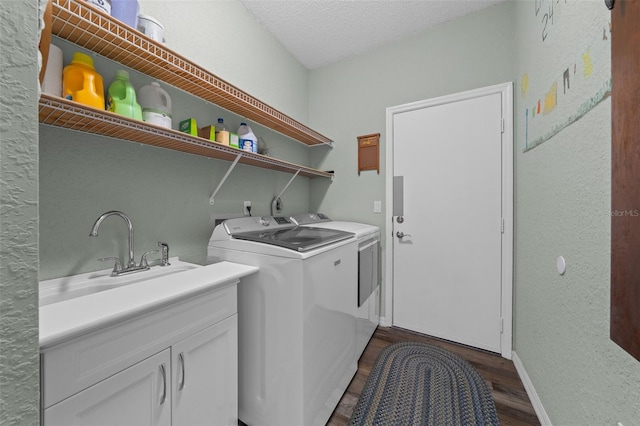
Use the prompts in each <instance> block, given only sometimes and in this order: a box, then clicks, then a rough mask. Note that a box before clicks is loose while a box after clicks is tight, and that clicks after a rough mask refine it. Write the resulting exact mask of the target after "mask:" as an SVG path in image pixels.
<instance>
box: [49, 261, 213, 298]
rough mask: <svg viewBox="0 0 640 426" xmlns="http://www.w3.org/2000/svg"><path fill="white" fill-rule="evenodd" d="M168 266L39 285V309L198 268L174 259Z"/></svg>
mask: <svg viewBox="0 0 640 426" xmlns="http://www.w3.org/2000/svg"><path fill="white" fill-rule="evenodd" d="M169 262H170V263H171V264H170V265H167V266H159V265H156V266H152V267H151V269H149V270H147V271H142V272H134V273H131V274H128V275H122V276H118V277H112V276H111V271H112V269H105V270H103V271H97V272H88V273H85V274H79V275H73V276H70V277H64V278H56V279H52V280H48V281H42V282H40V288H39V300H40V307H42V306H46V305H50V304H52V303H58V302H63V301H65V300H70V299H75V298H77V297H82V296H87V295H89V294H94V293H99V292H102V291H107V290H112V289H114V288H119V287H123V286H126V285H131V284H136V283H141V282H145V281H150V280H153V279H156V278H161V277H166V276H167V275H173V274H177V273H179V272H184V271H188V270H191V269H195V268H200V267H201V266H200V265H196V264H194V263H187V262H182V261H180V260H179V259H178V258H177V257H174V258H171V259H169Z"/></svg>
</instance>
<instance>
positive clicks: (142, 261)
mask: <svg viewBox="0 0 640 426" xmlns="http://www.w3.org/2000/svg"><path fill="white" fill-rule="evenodd" d="M159 251H160V250H149V251H146V252H144V254H143V255H142V257H141V258H140V267H141V268H149V263H148V262H147V255H148V254H153V253H158V252H159Z"/></svg>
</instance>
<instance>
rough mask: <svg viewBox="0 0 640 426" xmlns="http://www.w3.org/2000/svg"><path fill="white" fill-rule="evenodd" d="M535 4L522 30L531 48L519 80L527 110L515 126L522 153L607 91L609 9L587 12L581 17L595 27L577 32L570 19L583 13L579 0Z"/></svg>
mask: <svg viewBox="0 0 640 426" xmlns="http://www.w3.org/2000/svg"><path fill="white" fill-rule="evenodd" d="M533 5H534V7H533V8H532V9H533V10H531V9H529V10H530V12H529V13H530V15H529V18H528V19H527V18H526V17H524V15H523V24H524V25H523V27H522V29H521V32H522V36H523V37H524V38H527V39H529V43H530V46H531V48H530V49H529V51H528V52H527V54H528V57H529V58H530V60H525V61H524V62H525V65H524V67H523V69H522V71H524V72H522V74H521V80H520V92H521V96H522V102H523V106H522V107H523V109H525V110H526V113H525V117H524V120H519V122H518V125H519V126H522V127H521V129H522V133H520V135H521V140H522V138H524V151H525V152H526V151H528V150H530V149H532V148H534V147H536V146H538V145H540V144H542V143H544V142H546V141H547V140H549V139H550V138H552V137H553V136H555V135H557V134H558V133H559V132H561V131H562V129H564V128H566V127H567V126H570V125H571V124H573V123H575V122H576V121H578V120H579V119H580V118H582V117H583V116H584V115H585V114H587V113H588V112H589V111H590V110H591V109H592V108H594V107H595V106H596V105H598V104H600V102H602V101H603V100H604V99H606V98H608V97H609V96H610V94H611V73H610V61H611V59H610V53H611V37H610V35H611V23H610V13H609V12H608V11H606V9H605V12H603V13H600V11H596V12H589V13H591V16H589V17H588V19H586V20H585V19H582V18H581V21H582V22H592V23H593V25H591V24H590V25H588V26H584V27H582V28H579V29H578V31H577V29H576V28H575V25H572V22H577V21H576V20H572V17H574V16H580V15H581V14H584V13H587V12H585V9H584V8H583V7H581V6H582V5H581V2H580V1H573V0H535V1H534V2H533ZM524 13H525V12H524V11H523V14H524ZM560 84H562V87H561V88H560V90H558V88H559V87H558V86H559V85H560Z"/></svg>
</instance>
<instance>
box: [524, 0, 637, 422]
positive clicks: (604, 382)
mask: <svg viewBox="0 0 640 426" xmlns="http://www.w3.org/2000/svg"><path fill="white" fill-rule="evenodd" d="M516 4H517V8H516V15H515V18H516V22H517V24H516V28H517V29H518V31H517V32H516V33H515V37H516V40H517V42H516V43H517V49H516V50H517V66H518V78H517V85H516V90H515V93H516V135H517V138H516V146H515V149H514V151H515V161H516V190H515V192H516V200H515V202H516V221H515V223H516V229H515V240H516V241H515V253H516V259H515V285H516V287H515V329H514V331H515V344H514V346H515V350H516V352H517V354H518V356H519V357H520V359H521V360H522V362H523V364H524V366H525V368H526V369H527V372H528V374H529V376H530V377H531V380H532V382H533V384H534V386H535V388H536V391H537V393H538V395H539V396H540V399H541V401H542V404H543V406H544V408H545V410H546V412H547V414H548V415H549V418H550V420H551V421H552V423H553V424H558V425H587V424H589V425H591V424H593V425H595V424H616V423H617V422H622V424H624V425H633V424H638V420H639V419H640V363H639V362H637V361H635V360H633V359H632V358H631V357H630V356H629V355H628V354H626V353H625V352H624V351H622V350H621V349H620V348H619V347H618V346H617V345H615V344H614V343H613V342H611V341H610V340H609V273H610V202H611V188H610V187H611V154H610V153H611V99H610V98H606V99H605V100H604V101H602V102H601V103H599V104H597V106H596V107H595V108H593V109H589V106H591V105H588V106H587V107H583V106H581V105H582V104H581V101H582V100H581V99H578V98H579V96H580V92H576V91H574V90H578V89H588V90H586V91H582V92H581V93H582V94H585V93H586V94H587V98H588V97H589V94H595V93H597V92H598V90H599V89H600V87H601V85H602V82H603V81H607V80H608V79H609V78H610V75H611V65H610V60H609V58H610V42H609V41H608V38H609V37H610V36H611V34H610V33H609V28H608V23H609V11H608V10H607V9H606V7H605V6H604V4H603V3H602V2H600V1H584V2H559V3H557V2H555V1H553V5H554V8H555V9H554V17H553V24H549V25H548V26H547V37H546V38H545V41H544V42H543V41H542V31H543V30H544V26H543V25H541V24H542V17H543V14H544V13H548V11H549V7H550V2H548V1H542V2H538V1H536V2H535V3H534V2H533V1H526V2H516ZM536 5H537V6H542V10H541V11H540V12H539V14H538V16H536V15H535V6H536ZM545 11H547V12H545ZM602 49H604V50H605V51H604V54H599V53H602V52H599V51H600V50H602ZM574 65H575V67H574ZM567 69H568V70H569V77H570V78H571V81H570V87H567V90H566V91H565V88H564V85H563V75H564V71H565V70H567ZM525 75H527V76H528V80H529V81H528V82H527V81H526V80H525V79H523V76H525ZM536 79H538V81H536ZM540 80H541V81H540ZM554 81H558V88H557V92H556V95H557V97H556V101H557V108H556V109H553V110H549V111H548V112H547V114H546V115H545V114H544V104H545V98H546V95H547V93H548V92H547V90H548V89H549V87H552V86H553V83H554ZM526 83H528V85H527V84H526ZM527 86H528V89H529V90H526V89H527ZM535 87H538V88H540V89H544V90H539V91H536V90H535ZM536 97H539V98H541V99H542V108H541V110H542V115H540V116H535V117H534V116H533V114H532V107H534V105H535V104H536V102H535V100H536ZM574 98H576V99H574ZM547 99H548V101H549V103H548V105H551V104H552V103H553V102H552V101H553V99H549V98H547ZM576 100H577V101H578V102H577V103H576ZM572 103H574V104H575V105H576V107H575V108H573V109H572V108H568V109H563V108H564V107H566V106H567V105H570V104H572ZM587 104H588V103H587ZM527 113H528V114H527ZM572 114H575V116H576V117H579V118H578V119H577V121H575V122H573V123H572V124H570V125H569V126H567V127H564V128H563V129H562V130H561V131H560V132H559V133H557V134H556V135H555V136H552V137H550V138H549V139H547V140H546V141H545V142H544V143H542V144H541V145H538V146H536V147H535V148H533V149H530V150H528V151H526V152H525V144H526V137H527V131H526V126H527V121H526V120H527V118H528V120H529V125H531V124H532V121H535V120H545V119H549V120H550V121H554V119H557V120H555V121H556V122H564V123H567V122H569V121H570V120H567V119H568V118H569V117H571V116H572ZM554 116H555V117H554ZM542 130H543V131H539V132H538V133H539V134H551V133H549V132H548V131H547V129H542ZM531 134H532V132H529V136H531ZM558 256H564V258H565V259H566V262H567V271H566V273H565V274H564V275H560V274H558V272H557V271H556V258H557V257H558Z"/></svg>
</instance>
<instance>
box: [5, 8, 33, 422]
mask: <svg viewBox="0 0 640 426" xmlns="http://www.w3.org/2000/svg"><path fill="white" fill-rule="evenodd" d="M36 8H37V2H36V1H29V0H19V1H17V0H15V1H8V2H3V3H2V7H1V8H0V70H1V74H0V324H2V326H1V327H0V424H2V425H33V424H38V419H39V411H38V406H39V405H38V404H39V389H38V387H39V375H38V366H39V351H38V295H37V285H38V127H37V109H36V99H37V96H36V92H37V78H38V67H37V61H36V59H35V58H36V57H37V37H38V35H37V34H38V21H37V16H38V13H37V10H36Z"/></svg>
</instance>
